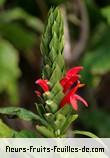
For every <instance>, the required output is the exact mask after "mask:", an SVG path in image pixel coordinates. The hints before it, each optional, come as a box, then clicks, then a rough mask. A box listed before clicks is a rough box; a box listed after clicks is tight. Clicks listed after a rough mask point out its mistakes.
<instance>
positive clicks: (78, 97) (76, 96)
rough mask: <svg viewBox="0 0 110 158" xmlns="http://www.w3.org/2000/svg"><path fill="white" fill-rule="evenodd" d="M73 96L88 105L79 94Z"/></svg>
mask: <svg viewBox="0 0 110 158" xmlns="http://www.w3.org/2000/svg"><path fill="white" fill-rule="evenodd" d="M74 98H75V99H77V100H79V101H81V102H82V103H83V104H84V105H85V106H86V107H88V103H87V102H86V101H85V100H84V99H83V98H82V97H80V96H79V95H77V94H74Z"/></svg>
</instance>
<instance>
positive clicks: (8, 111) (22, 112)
mask: <svg viewBox="0 0 110 158" xmlns="http://www.w3.org/2000/svg"><path fill="white" fill-rule="evenodd" d="M0 114H5V115H11V116H16V117H18V118H20V119H22V120H25V121H32V120H40V117H39V116H38V115H36V114H34V113H33V112H31V111H28V110H26V109H23V108H19V107H7V108H0Z"/></svg>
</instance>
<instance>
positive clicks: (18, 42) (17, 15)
mask: <svg viewBox="0 0 110 158" xmlns="http://www.w3.org/2000/svg"><path fill="white" fill-rule="evenodd" d="M6 2H7V1H6V0H1V1H0V7H1V8H3V7H5V4H6ZM21 21H22V22H21ZM23 23H24V24H23ZM27 27H29V28H27ZM29 29H32V31H30V30H29ZM42 30H43V23H42V22H41V20H39V19H38V18H36V17H34V16H32V15H30V14H28V13H27V12H26V11H24V10H23V9H22V8H18V7H15V8H13V7H12V8H10V9H1V11H0V36H1V37H0V71H1V78H0V94H1V93H3V92H5V93H6V94H8V96H9V100H10V103H11V104H12V105H18V103H19V93H18V78H19V77H20V75H21V71H20V68H19V50H23V49H25V51H26V50H28V49H30V48H32V47H33V46H34V45H35V43H36V41H37V40H36V35H35V33H41V32H42ZM8 61H10V62H8ZM10 74H11V75H10Z"/></svg>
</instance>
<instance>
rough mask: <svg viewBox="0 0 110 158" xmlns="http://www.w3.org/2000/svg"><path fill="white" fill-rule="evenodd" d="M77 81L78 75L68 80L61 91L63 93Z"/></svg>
mask: <svg viewBox="0 0 110 158" xmlns="http://www.w3.org/2000/svg"><path fill="white" fill-rule="evenodd" d="M78 79H79V76H78V75H75V76H73V77H72V78H70V79H69V80H68V81H67V82H66V83H65V85H64V87H63V89H64V90H63V91H64V93H65V92H66V91H67V90H68V89H69V88H70V87H71V86H72V85H73V84H74V83H75V82H76V81H77V80H78Z"/></svg>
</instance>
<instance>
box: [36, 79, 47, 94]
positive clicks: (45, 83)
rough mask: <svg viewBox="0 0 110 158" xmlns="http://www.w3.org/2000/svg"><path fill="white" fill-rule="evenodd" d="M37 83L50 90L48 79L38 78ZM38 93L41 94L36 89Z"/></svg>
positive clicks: (44, 89)
mask: <svg viewBox="0 0 110 158" xmlns="http://www.w3.org/2000/svg"><path fill="white" fill-rule="evenodd" d="M35 83H36V84H38V85H39V86H40V87H41V88H42V89H43V91H44V92H46V91H49V86H48V80H43V79H38V80H37V81H36V82H35ZM36 93H37V94H38V95H40V92H39V91H36Z"/></svg>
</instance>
